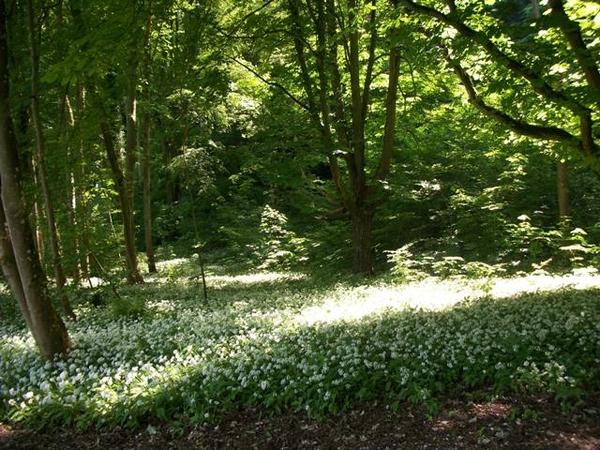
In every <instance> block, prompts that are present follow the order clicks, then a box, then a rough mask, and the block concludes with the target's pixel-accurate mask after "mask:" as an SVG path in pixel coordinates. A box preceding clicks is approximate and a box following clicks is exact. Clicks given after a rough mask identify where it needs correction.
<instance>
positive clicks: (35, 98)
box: [27, 0, 77, 320]
mask: <svg viewBox="0 0 600 450" xmlns="http://www.w3.org/2000/svg"><path fill="white" fill-rule="evenodd" d="M27 23H28V28H29V43H30V45H29V49H30V62H31V117H32V119H33V129H34V134H35V145H36V157H37V169H38V179H39V181H40V184H41V186H42V193H43V197H44V208H45V211H44V212H45V214H46V225H47V228H48V243H49V245H50V252H51V254H52V267H53V269H54V278H55V281H56V290H57V292H58V297H59V300H60V304H61V307H62V308H63V310H64V312H65V314H67V315H68V316H69V317H71V318H72V319H73V320H75V319H76V318H77V317H76V316H75V312H74V311H73V308H72V307H71V303H70V302H69V298H68V297H67V295H66V294H65V289H64V288H65V284H66V278H65V274H64V271H63V267H62V262H61V255H60V242H59V238H58V231H57V229H56V220H55V218H54V207H53V201H52V194H51V192H50V185H49V183H48V177H47V175H46V173H47V171H46V157H45V142H44V136H43V133H42V119H41V113H40V104H39V63H40V55H39V51H38V43H37V39H36V34H37V27H36V24H35V18H34V11H33V0H27Z"/></svg>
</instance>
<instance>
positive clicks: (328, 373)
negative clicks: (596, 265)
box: [0, 263, 600, 429]
mask: <svg viewBox="0 0 600 450" xmlns="http://www.w3.org/2000/svg"><path fill="white" fill-rule="evenodd" d="M177 264H180V263H176V265H177ZM163 269H164V268H163ZM161 270H162V269H161ZM533 280H534V279H533V278H529V279H522V280H521V279H518V278H515V279H511V280H507V281H506V282H503V281H502V280H498V279H495V280H493V283H492V288H493V289H492V290H491V291H489V292H494V293H496V294H494V295H497V296H498V297H497V298H495V297H492V296H491V295H490V294H489V292H488V293H486V292H485V291H482V290H480V288H478V287H476V286H474V285H473V284H469V283H466V282H465V283H457V282H456V281H452V282H450V281H442V280H439V279H438V280H433V281H428V280H424V281H423V282H421V283H413V284H411V285H407V286H398V285H393V284H386V283H382V282H381V280H375V282H374V283H373V284H371V285H364V284H362V285H357V286H354V287H353V286H351V285H350V284H348V283H338V284H336V285H325V284H315V283H314V282H313V281H311V280H309V279H306V278H302V277H299V276H297V275H277V274H266V273H265V274H261V275H250V274H247V275H243V276H238V277H224V276H214V277H209V285H210V286H211V287H210V289H211V292H212V295H211V297H212V299H210V300H209V302H207V303H206V304H204V303H202V304H199V303H198V301H197V298H196V297H195V296H194V295H190V294H189V293H190V285H189V284H188V283H183V282H181V283H160V282H157V283H152V284H151V285H150V284H149V285H146V286H133V287H129V288H128V289H127V292H126V294H127V297H128V298H131V297H138V298H143V299H144V300H146V299H147V312H146V313H145V314H143V315H141V316H137V317H129V316H127V317H125V316H122V317H119V318H115V316H114V315H113V314H112V312H111V310H110V308H109V309H102V308H100V309H98V308H95V309H89V308H87V309H86V308H81V307H80V309H79V311H78V312H79V314H78V315H79V317H80V320H79V321H78V322H76V323H72V324H70V327H71V330H72V335H73V337H74V339H75V342H76V347H75V349H74V350H73V352H72V353H71V354H70V355H69V358H68V359H67V360H56V361H51V362H46V361H44V360H42V359H41V358H40V357H39V356H38V355H37V353H36V352H35V349H34V343H33V340H32V339H31V337H30V336H29V335H28V334H27V333H26V332H25V331H24V330H23V329H22V328H21V327H19V326H15V325H13V324H11V323H8V322H6V321H2V322H0V337H1V339H0V369H1V370H0V381H1V382H0V418H1V420H2V421H5V422H6V421H11V422H21V423H27V424H29V425H34V424H44V425H45V426H52V425H55V426H60V427H77V428H80V429H87V428H93V427H98V426H114V425H122V426H128V427H135V426H139V425H140V424H141V423H142V422H143V420H146V419H147V418H148V417H158V418H161V419H163V420H169V421H170V420H175V421H184V422H187V421H188V420H189V421H191V423H193V424H202V423H206V422H211V421H214V420H218V418H219V417H220V415H221V414H222V413H223V412H225V411H226V410H228V409H231V408H237V407H239V406H240V405H261V406H263V407H266V408H267V410H268V411H270V412H273V413H277V412H279V411H284V410H304V411H306V412H307V413H308V414H309V415H311V416H313V417H320V416H322V415H324V414H329V413H335V412H337V411H340V410H341V409H343V408H345V407H347V406H349V405H351V404H353V403H355V402H359V401H364V400H366V399H378V400H379V401H384V402H389V404H390V405H393V404H394V402H397V401H398V399H409V400H411V401H414V402H418V403H423V402H424V403H426V404H427V405H428V408H429V410H430V412H431V413H432V414H433V413H435V409H436V405H437V398H438V396H439V395H444V394H445V393H449V392H465V390H466V391H471V392H473V391H474V392H475V393H477V392H487V393H488V395H490V394H489V393H490V392H491V393H493V395H501V394H503V393H510V392H520V393H524V394H526V395H527V394H536V395H543V396H549V397H554V398H555V399H556V400H557V401H560V402H564V403H565V404H568V403H569V402H574V401H577V399H579V398H582V397H585V396H586V395H588V394H592V395H597V393H598V390H599V389H600V384H599V380H600V371H599V367H600V364H599V363H600V361H599V358H600V355H599V354H598V352H597V342H598V339H600V335H599V333H600V330H599V329H598V326H597V324H598V323H599V321H600V308H599V307H598V297H599V294H600V292H599V291H598V290H597V288H589V287H588V288H587V289H568V290H558V291H557V290H547V291H543V290H540V289H543V288H544V285H543V284H541V283H540V284H535V285H534V284H532V281H533ZM545 280H546V281H552V282H553V284H554V285H556V283H557V282H561V280H560V279H558V278H557V279H552V280H550V279H549V278H548V279H545ZM595 280H596V281H595V282H596V284H598V280H597V278H596V279H595ZM157 281H159V280H157ZM541 281H544V279H543V278H540V279H539V282H541ZM581 281H582V282H583V281H586V282H589V281H590V280H589V279H582V280H581ZM577 282H578V281H577V279H576V278H572V277H570V278H565V279H564V280H562V283H563V285H566V284H569V285H572V284H573V283H577ZM515 285H521V286H523V285H525V286H528V288H527V289H528V290H529V291H530V292H529V293H522V294H520V295H517V296H506V294H503V293H502V289H501V288H502V286H505V287H509V288H510V287H512V286H515ZM513 292H514V290H513ZM441 293H443V294H441ZM399 299H402V301H399ZM439 300H443V303H441V304H438V303H437V302H438V301H439Z"/></svg>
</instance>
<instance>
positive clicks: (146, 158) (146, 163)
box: [142, 12, 156, 273]
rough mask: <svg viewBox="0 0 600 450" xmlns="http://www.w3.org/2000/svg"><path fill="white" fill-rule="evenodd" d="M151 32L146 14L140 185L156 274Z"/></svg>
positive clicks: (149, 254)
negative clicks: (151, 170)
mask: <svg viewBox="0 0 600 450" xmlns="http://www.w3.org/2000/svg"><path fill="white" fill-rule="evenodd" d="M151 30H152V14H151V12H150V13H149V14H148V20H147V21H146V30H145V49H146V50H145V55H144V72H145V76H146V79H145V81H144V83H143V91H142V92H143V96H144V101H145V105H144V106H145V108H144V110H143V114H142V117H143V120H142V124H143V127H142V128H143V131H142V149H143V161H142V185H143V199H144V243H145V246H146V258H147V260H148V272H150V273H156V258H155V256H154V243H153V242H152V191H151V189H150V188H151V180H150V142H151V141H150V125H151V120H152V116H151V114H150V111H149V107H150V101H151V92H150V63H151V60H152V55H151V54H150V32H151Z"/></svg>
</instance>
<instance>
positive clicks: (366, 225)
mask: <svg viewBox="0 0 600 450" xmlns="http://www.w3.org/2000/svg"><path fill="white" fill-rule="evenodd" d="M374 215H375V211H369V210H359V211H357V213H356V214H353V215H352V216H351V224H352V249H353V261H352V270H353V272H354V273H361V274H364V275H371V274H373V250H372V248H371V236H372V231H373V217H374Z"/></svg>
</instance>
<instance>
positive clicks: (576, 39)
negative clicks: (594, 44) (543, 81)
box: [549, 0, 600, 90]
mask: <svg viewBox="0 0 600 450" xmlns="http://www.w3.org/2000/svg"><path fill="white" fill-rule="evenodd" d="M549 3H550V7H551V16H553V17H555V18H556V19H557V24H558V28H560V30H561V31H562V33H563V35H564V36H565V38H566V40H567V42H568V43H569V45H570V46H571V50H573V53H574V54H575V57H576V58H577V62H578V63H579V66H580V67H581V70H582V71H583V73H584V75H585V79H586V80H587V82H588V84H589V85H590V87H592V88H594V89H596V90H600V72H599V71H598V66H597V65H596V61H595V60H594V57H593V56H592V55H591V53H590V51H589V49H588V48H587V46H586V45H585V42H584V40H583V37H582V35H581V28H580V27H579V24H578V23H577V22H575V21H573V20H571V19H570V18H569V16H567V13H566V12H565V9H564V6H563V2H562V0H550V2H549Z"/></svg>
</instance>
